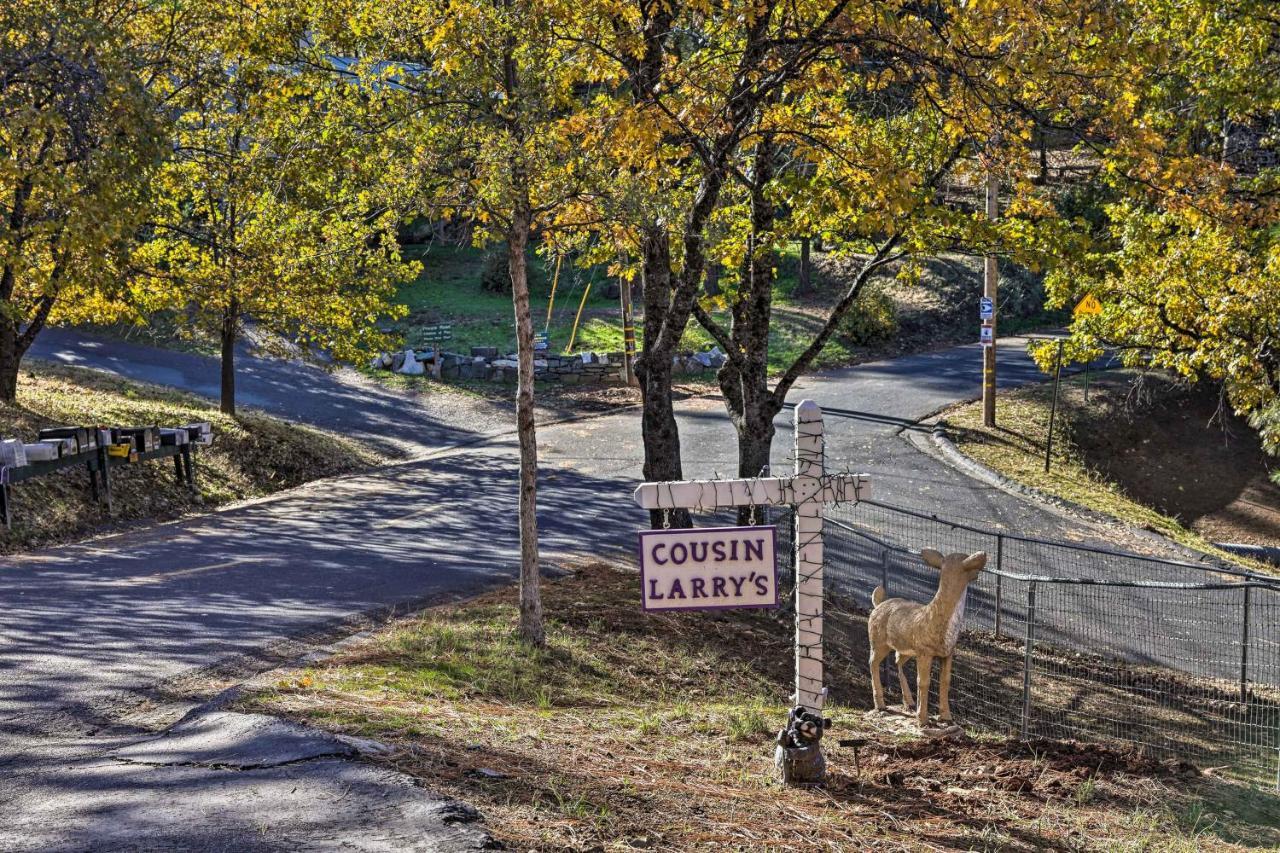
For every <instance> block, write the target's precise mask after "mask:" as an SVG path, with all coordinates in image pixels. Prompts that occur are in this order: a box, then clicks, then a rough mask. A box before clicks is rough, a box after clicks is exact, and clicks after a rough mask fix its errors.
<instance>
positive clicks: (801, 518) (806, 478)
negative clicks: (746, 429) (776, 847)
mask: <svg viewBox="0 0 1280 853" xmlns="http://www.w3.org/2000/svg"><path fill="white" fill-rule="evenodd" d="M795 441H796V443H795V474H794V475H792V476H790V477H757V478H755V479H737V480H685V481H678V482H663V483H644V484H642V485H641V486H640V487H639V488H637V489H636V492H635V500H636V503H638V504H639V505H640V506H641V507H643V508H645V509H648V510H670V509H693V510H704V511H705V510H714V509H721V508H728V507H742V506H791V507H794V508H795V578H796V621H795V624H796V648H795V655H796V657H795V666H796V669H795V695H794V697H793V704H794V705H795V706H797V710H799V709H804V710H805V711H806V712H808V713H809V714H811V715H816V717H818V718H819V722H818V726H819V728H818V731H817V737H820V736H821V725H822V724H821V720H820V718H821V715H822V706H823V703H824V700H825V699H826V687H825V684H824V678H823V665H822V606H823V586H822V565H823V557H822V523H823V507H824V506H825V505H826V504H831V503H842V502H846V501H859V500H864V499H866V498H868V497H870V491H871V483H870V480H869V478H868V477H867V476H866V475H865V474H829V473H827V470H826V454H825V438H824V436H823V425H822V410H821V409H820V408H818V405H817V404H816V403H814V402H813V401H811V400H805V401H803V402H801V403H800V405H798V406H796V410H795ZM746 529H749V528H737V529H736V530H746ZM642 535H643V534H642ZM721 544H722V545H724V543H721ZM732 544H733V543H729V545H732ZM729 545H725V546H724V547H722V548H721V550H720V553H727V551H726V550H725V548H727V547H729ZM676 547H680V546H679V545H676V546H672V547H671V551H670V552H668V551H664V552H663V554H664V557H663V559H664V560H665V559H666V555H667V554H668V553H672V552H674V549H675V548H676ZM693 547H694V546H690V547H689V548H688V550H689V551H692V550H693ZM711 547H712V548H714V547H715V543H714V542H713V543H712V545H711ZM680 553H682V554H683V553H685V552H684V551H682V552H680ZM702 553H703V554H704V555H706V554H707V553H708V548H707V545H706V544H704V545H703V551H702ZM641 560H642V567H643V565H644V551H643V547H642V552H641ZM658 562H662V560H659V561H658ZM668 591H670V590H668ZM654 592H655V593H656V592H657V589H656V588H655V590H654ZM681 592H682V593H683V592H684V590H683V588H681ZM648 593H649V591H648V590H646V595H648ZM682 598H683V596H682ZM646 601H647V599H646ZM690 603H691V604H693V606H695V607H696V606H697V604H696V603H694V602H690ZM705 606H721V607H723V606H734V605H732V604H728V605H714V604H708V605H705ZM740 606H749V607H751V606H754V607H758V606H761V605H760V604H759V603H758V601H754V600H753V602H752V603H744V604H742V605H740ZM793 716H795V713H794V712H793ZM810 734H812V731H811V730H810ZM796 751H799V750H796ZM779 764H780V767H782V763H781V761H780V762H779ZM806 764H807V766H808V768H809V771H808V772H803V771H802V772H798V773H797V772H796V770H795V768H794V767H793V766H791V765H790V764H789V765H788V767H782V772H783V778H784V779H785V780H786V781H794V782H802V783H812V782H820V781H822V774H823V771H824V768H825V762H823V761H822V759H821V752H820V751H819V749H818V745H817V743H816V738H815V739H814V742H813V743H812V745H811V748H810V751H809V753H808V754H807V756H806ZM789 768H790V769H789Z"/></svg>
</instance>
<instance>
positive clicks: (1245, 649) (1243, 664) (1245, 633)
mask: <svg viewBox="0 0 1280 853" xmlns="http://www.w3.org/2000/svg"><path fill="white" fill-rule="evenodd" d="M1251 589H1253V587H1252V586H1249V585H1248V584H1246V585H1245V588H1244V618H1243V619H1242V620H1241V621H1240V702H1241V704H1247V703H1248V701H1249V591H1250V590H1251Z"/></svg>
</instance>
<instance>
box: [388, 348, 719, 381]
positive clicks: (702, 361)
mask: <svg viewBox="0 0 1280 853" xmlns="http://www.w3.org/2000/svg"><path fill="white" fill-rule="evenodd" d="M414 357H415V358H416V359H417V360H418V361H421V362H423V363H424V366H425V365H426V364H427V363H428V362H430V360H431V358H432V351H431V350H429V349H425V350H421V351H417V352H415V353H414ZM622 358H623V355H622V353H620V352H610V353H578V354H574V355H551V354H540V355H538V356H537V357H535V359H534V362H533V370H534V377H535V378H536V379H537V381H539V382H556V383H559V384H561V385H608V384H613V383H621V382H623V381H624V380H623V372H622V369H623V362H622ZM723 358H724V356H723V355H721V354H719V352H718V351H716V352H712V353H696V354H694V353H686V354H682V355H679V356H676V357H675V359H673V368H674V371H675V373H676V375H678V376H679V375H685V376H702V377H705V378H711V377H714V376H715V373H716V370H718V369H719V367H720V365H721V364H722V363H723ZM404 361H405V355H404V353H389V354H387V355H383V356H379V357H378V358H376V359H374V362H373V366H374V368H375V369H383V370H390V371H392V372H398V371H399V370H400V368H401V366H402V365H403V364H404ZM440 378H441V379H446V380H448V379H456V380H461V381H484V382H509V383H512V384H514V383H515V382H516V380H517V364H516V356H515V354H514V353H510V354H507V355H500V354H498V351H497V348H496V347H472V348H471V355H462V354H461V353H455V352H448V351H445V352H444V354H443V356H442V363H441V365H440Z"/></svg>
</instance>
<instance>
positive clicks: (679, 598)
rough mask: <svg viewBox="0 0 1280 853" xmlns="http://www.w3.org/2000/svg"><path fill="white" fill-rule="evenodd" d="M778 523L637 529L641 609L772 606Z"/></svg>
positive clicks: (774, 603)
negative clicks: (638, 531) (638, 530)
mask: <svg viewBox="0 0 1280 853" xmlns="http://www.w3.org/2000/svg"><path fill="white" fill-rule="evenodd" d="M777 550H778V528H777V527H774V526H772V525H770V526H766V527H706V528H695V529H688V530H686V529H682V530H646V531H643V532H641V533H640V583H641V587H642V590H643V592H642V599H643V602H644V609H645V610H711V609H719V608H728V607H777V606H778V561H777Z"/></svg>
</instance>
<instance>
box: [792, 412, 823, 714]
mask: <svg viewBox="0 0 1280 853" xmlns="http://www.w3.org/2000/svg"><path fill="white" fill-rule="evenodd" d="M795 434H796V475H795V477H794V479H793V480H792V484H793V488H794V491H795V494H794V496H793V500H794V503H795V512H796V526H795V547H796V692H795V704H796V705H801V706H803V707H805V708H807V709H808V710H810V711H812V712H813V713H815V714H821V713H822V706H823V700H824V699H825V698H826V692H827V691H826V684H825V679H824V676H823V670H822V603H823V590H822V509H823V503H822V495H821V492H822V480H823V476H824V474H825V473H826V458H825V438H824V436H823V425H822V410H821V409H819V408H818V404H817V403H814V402H813V401H812V400H805V401H804V402H802V403H801V404H800V405H798V406H796V415H795Z"/></svg>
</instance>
